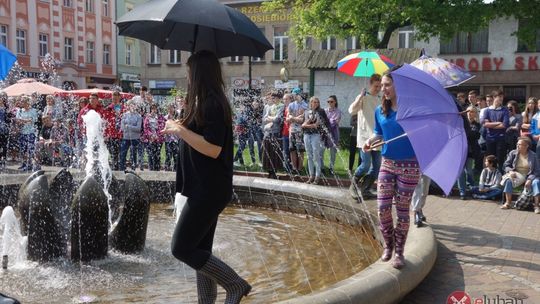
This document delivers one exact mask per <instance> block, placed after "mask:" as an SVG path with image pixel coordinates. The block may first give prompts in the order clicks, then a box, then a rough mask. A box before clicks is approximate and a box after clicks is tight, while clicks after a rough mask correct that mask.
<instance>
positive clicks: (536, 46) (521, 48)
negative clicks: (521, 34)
mask: <svg viewBox="0 0 540 304" xmlns="http://www.w3.org/2000/svg"><path fill="white" fill-rule="evenodd" d="M524 23H528V21H526V20H519V27H522V26H523V24H524ZM517 51H518V52H540V28H539V29H537V30H536V39H535V41H534V42H533V44H532V45H529V44H527V43H526V42H525V41H523V40H521V39H519V38H518V47H517Z"/></svg>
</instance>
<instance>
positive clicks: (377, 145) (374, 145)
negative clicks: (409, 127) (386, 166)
mask: <svg viewBox="0 0 540 304" xmlns="http://www.w3.org/2000/svg"><path fill="white" fill-rule="evenodd" d="M405 136H407V133H403V134H401V135H398V136H396V137H394V138H390V139H389V140H385V141H383V140H381V139H379V140H376V141H374V142H373V143H372V144H371V145H370V147H369V148H370V150H373V149H375V148H378V147H380V146H382V145H384V144H388V143H391V142H393V141H394V140H398V139H400V138H402V137H405Z"/></svg>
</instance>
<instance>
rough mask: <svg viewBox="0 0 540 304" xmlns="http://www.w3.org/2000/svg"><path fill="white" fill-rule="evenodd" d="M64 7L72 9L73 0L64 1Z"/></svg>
mask: <svg viewBox="0 0 540 304" xmlns="http://www.w3.org/2000/svg"><path fill="white" fill-rule="evenodd" d="M64 6H65V7H72V6H73V0H64Z"/></svg>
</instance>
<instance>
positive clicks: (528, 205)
mask: <svg viewBox="0 0 540 304" xmlns="http://www.w3.org/2000/svg"><path fill="white" fill-rule="evenodd" d="M533 200H534V198H533V195H532V191H530V190H527V188H524V189H523V191H522V192H521V194H520V195H519V197H518V199H517V200H516V202H515V203H514V208H516V209H517V210H532V208H533V205H534V203H533Z"/></svg>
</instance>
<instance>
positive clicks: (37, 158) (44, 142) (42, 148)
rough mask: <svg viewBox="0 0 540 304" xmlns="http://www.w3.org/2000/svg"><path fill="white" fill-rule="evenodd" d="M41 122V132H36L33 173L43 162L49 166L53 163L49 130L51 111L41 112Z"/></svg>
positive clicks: (50, 127)
mask: <svg viewBox="0 0 540 304" xmlns="http://www.w3.org/2000/svg"><path fill="white" fill-rule="evenodd" d="M41 121H42V125H41V130H39V131H38V138H37V141H36V146H35V152H34V162H35V164H34V167H33V169H34V171H37V170H41V165H43V164H44V163H45V162H46V163H47V164H49V165H52V163H53V153H52V152H53V149H52V144H51V130H52V127H53V119H52V109H49V110H48V111H43V113H42V116H41Z"/></svg>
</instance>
